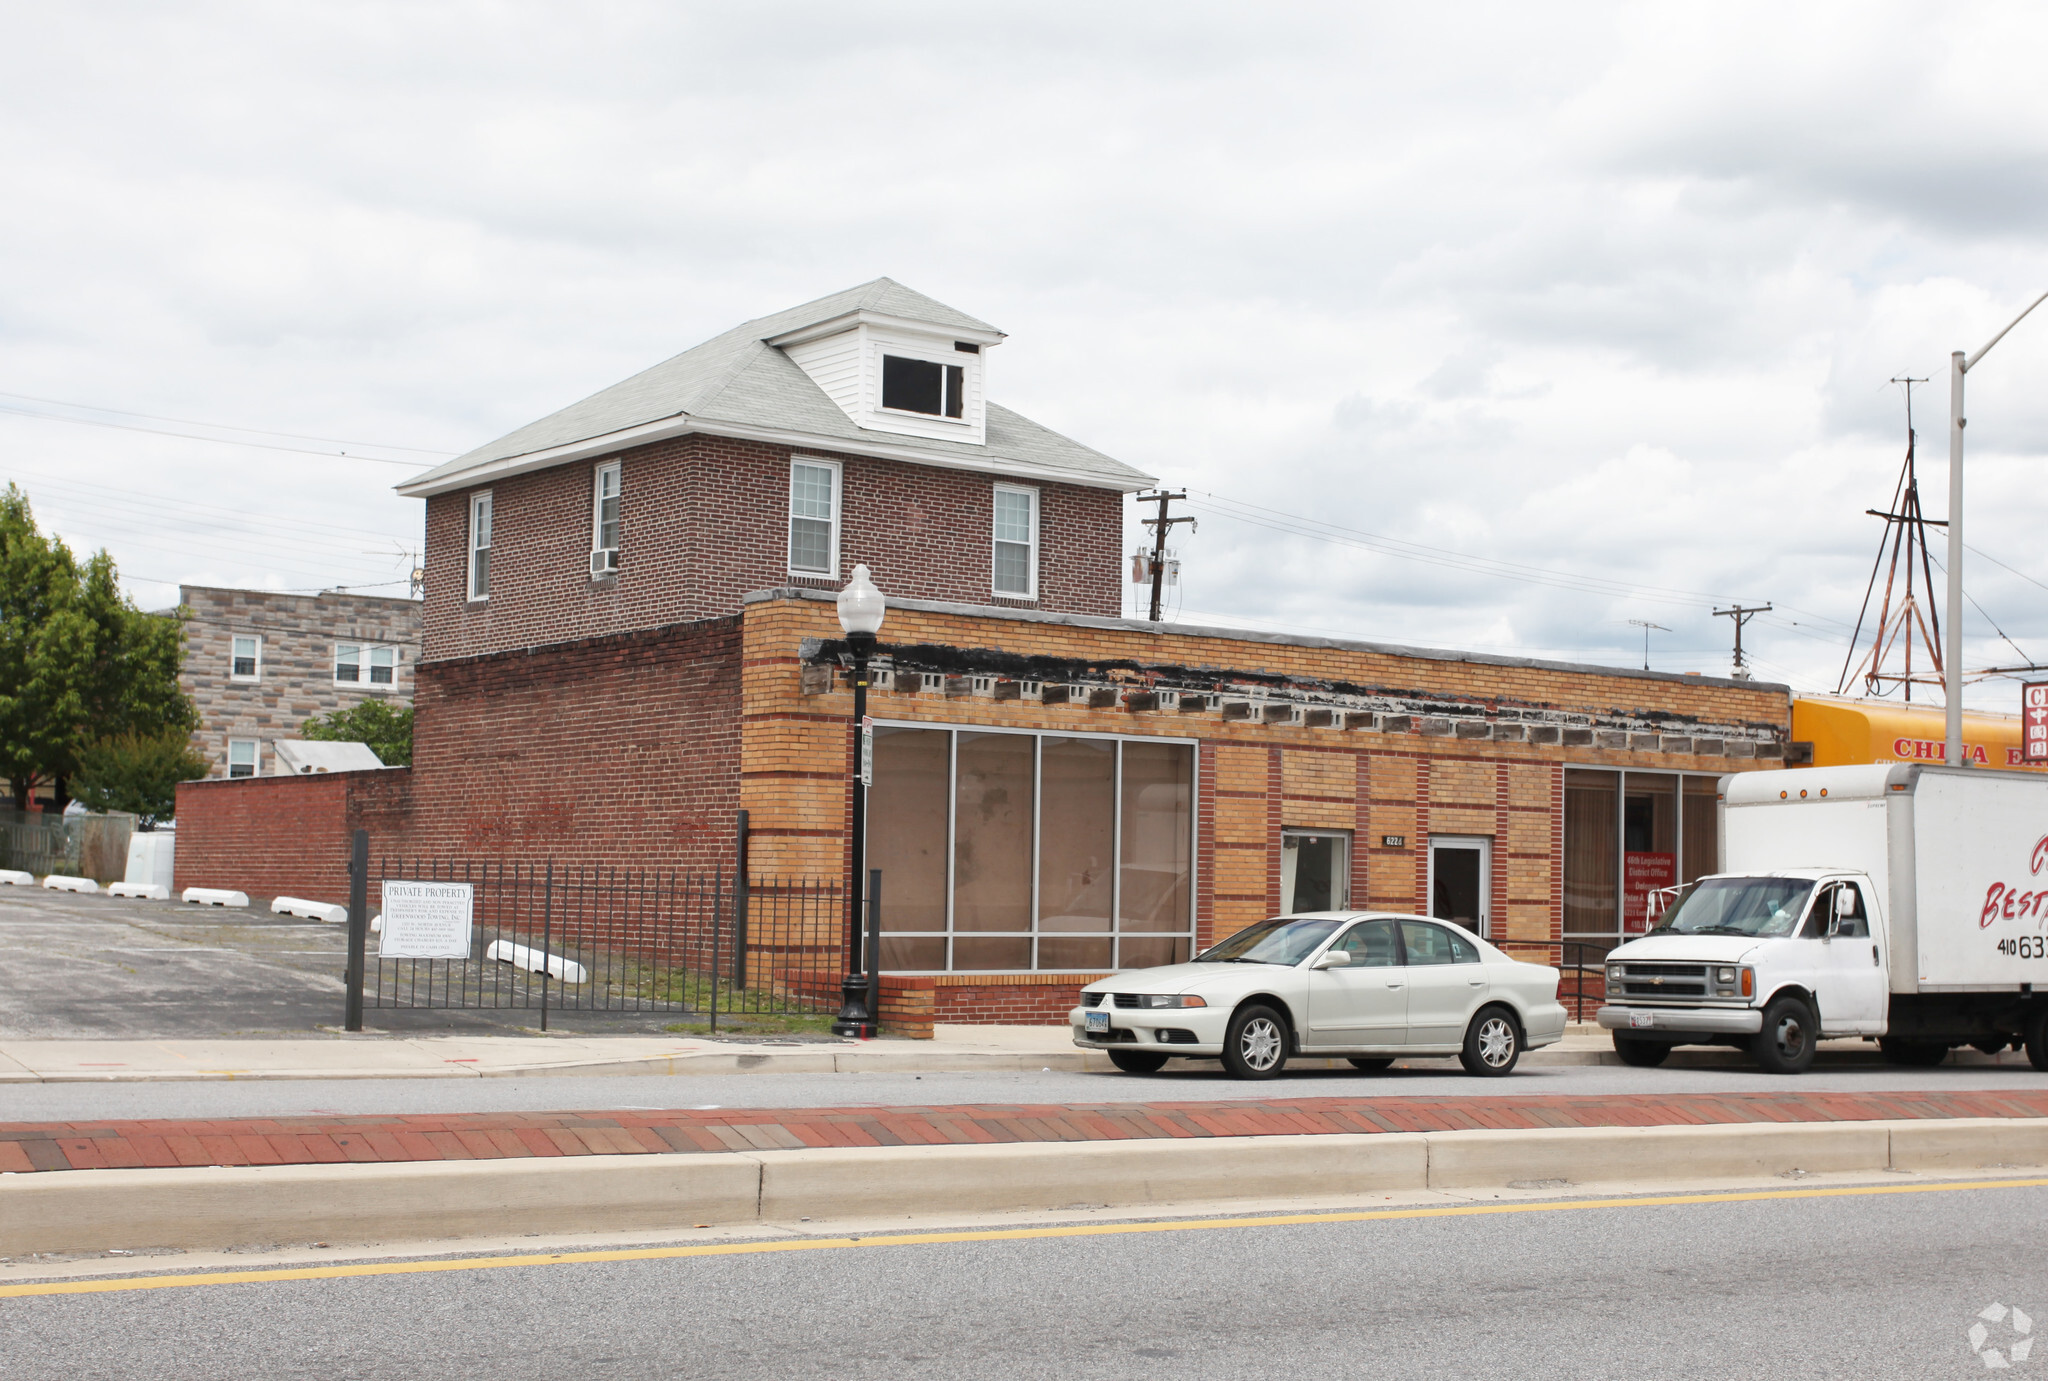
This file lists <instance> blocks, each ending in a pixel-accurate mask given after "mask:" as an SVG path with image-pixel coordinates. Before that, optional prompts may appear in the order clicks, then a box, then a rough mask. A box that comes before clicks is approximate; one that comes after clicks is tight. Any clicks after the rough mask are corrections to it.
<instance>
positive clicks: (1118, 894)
mask: <svg viewBox="0 0 2048 1381" xmlns="http://www.w3.org/2000/svg"><path fill="white" fill-rule="evenodd" d="M1193 843H1194V748H1193V746H1192V745H1190V744H1186V743H1172V742H1160V741H1157V740H1142V739H1116V738H1110V737H1106V736H1105V737H1095V736H1087V737H1084V736H1081V735H1073V736H1064V735H1056V734H1030V733H1009V732H992V731H988V730H982V729H958V730H952V729H926V728H911V727H904V726H887V725H885V726H880V727H878V728H877V729H876V731H875V786H874V791H873V794H872V795H870V796H869V798H868V860H869V865H870V866H871V867H875V868H879V869H881V870H882V963H883V967H884V968H886V969H894V970H898V971H902V970H947V969H951V970H959V971H968V972H974V971H1001V970H1026V969H1040V970H1069V971H1071V970H1077V969H1078V970H1097V971H1100V970H1107V969H1111V968H1119V967H1121V968H1131V967H1137V966H1142V965H1148V964H1170V963H1174V962H1176V961H1178V960H1183V959H1186V958H1187V957H1188V956H1189V953H1190V950H1191V948H1192V945H1191V942H1192V939H1193V936H1192V933H1191V932H1192V930H1193V906H1192V900H1193V876H1194V869H1193Z"/></svg>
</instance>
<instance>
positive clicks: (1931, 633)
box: [1835, 375, 1948, 702]
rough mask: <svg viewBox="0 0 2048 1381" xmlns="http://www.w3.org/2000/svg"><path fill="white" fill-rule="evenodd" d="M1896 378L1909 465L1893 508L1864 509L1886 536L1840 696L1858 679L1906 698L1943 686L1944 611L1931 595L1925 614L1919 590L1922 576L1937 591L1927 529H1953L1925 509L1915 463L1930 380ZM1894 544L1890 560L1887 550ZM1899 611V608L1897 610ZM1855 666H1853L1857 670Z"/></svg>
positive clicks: (1873, 690)
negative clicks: (1917, 408) (1918, 661)
mask: <svg viewBox="0 0 2048 1381" xmlns="http://www.w3.org/2000/svg"><path fill="white" fill-rule="evenodd" d="M1891 382H1893V383H1895V384H1904V385H1905V386H1906V463H1905V464H1904V466H1902V467H1901V468H1900V470H1899V482H1898V484H1897V485H1896V486H1895V487H1894V488H1893V490H1892V506H1891V507H1890V508H1889V509H1886V510H1882V511H1880V510H1878V509H1875V508H1867V509H1865V510H1864V512H1866V513H1868V514H1869V515H1870V516H1871V517H1873V518H1882V519H1884V534H1883V535H1882V536H1881V537H1879V538H1878V540H1877V560H1876V562H1875V563H1873V564H1872V566H1871V568H1870V584H1869V585H1868V586H1866V587H1865V588H1864V591H1863V608H1862V610H1861V611H1860V612H1859V613H1858V614H1857V615H1856V631H1855V633H1853V634H1852V635H1850V638H1849V655H1848V656H1847V657H1846V658H1844V659H1843V662H1842V679H1841V681H1840V683H1839V684H1837V685H1836V687H1835V690H1836V693H1837V694H1841V693H1844V692H1846V691H1847V690H1848V689H1849V687H1850V686H1851V685H1853V684H1855V683H1856V682H1857V681H1861V682H1862V683H1863V693H1864V694H1865V695H1883V694H1885V693H1886V692H1887V691H1888V690H1889V689H1890V687H1891V686H1893V685H1894V684H1896V685H1898V686H1901V687H1903V688H1904V691H1905V698H1906V699H1907V700H1908V701H1909V702H1910V701H1911V700H1912V698H1913V687H1914V686H1916V685H1918V686H1939V685H1941V684H1942V681H1943V677H1942V659H1941V612H1940V611H1939V610H1938V609H1936V608H1935V607H1934V604H1933V601H1932V599H1931V598H1929V599H1928V605H1927V609H1926V612H1925V613H1924V614H1923V613H1922V612H1921V607H1920V602H1921V599H1922V598H1923V595H1921V594H1918V593H1916V592H1915V591H1914V589H1913V581H1914V577H1915V574H1916V570H1917V574H1918V576H1919V579H1920V580H1921V582H1922V584H1923V588H1924V591H1925V596H1929V597H1931V596H1932V595H1933V593H1934V571H1933V569H1932V567H1931V564H1930V561H1929V555H1928V550H1927V529H1928V528H1929V527H1947V526H1948V524H1947V523H1946V522H1944V521H1943V520H1941V519H1939V518H1929V517H1927V516H1926V515H1925V514H1923V513H1922V512H1921V511H1920V479H1919V475H1918V474H1917V473H1916V472H1915V470H1914V467H1913V449H1914V434H1913V385H1915V384H1924V383H1926V382H1927V380H1925V379H1914V378H1910V377H1906V376H1903V375H1902V376H1900V377H1897V378H1894V379H1893V380H1892V381H1891ZM1886 547H1890V548H1891V557H1890V560H1889V562H1887V560H1886V557H1885V548H1886ZM1901 564H1903V565H1904V566H1905V571H1906V584H1905V589H1904V591H1903V592H1900V594H1899V598H1898V602H1897V604H1896V606H1894V604H1893V594H1894V591H1895V590H1896V589H1897V585H1898V577H1899V567H1900V565H1901ZM1880 570H1882V571H1883V572H1884V573H1885V575H1884V595H1883V597H1882V598H1881V599H1880V601H1879V603H1878V609H1877V621H1876V623H1875V625H1874V626H1873V628H1872V631H1871V642H1870V648H1869V650H1868V651H1866V652H1865V653H1864V654H1863V656H1862V658H1861V659H1860V660H1859V659H1858V658H1857V656H1856V649H1857V646H1858V644H1859V643H1861V641H1862V639H1863V625H1864V623H1865V621H1866V620H1868V619H1869V617H1870V599H1871V596H1872V595H1874V594H1876V593H1877V573H1878V572H1879V571H1880ZM1895 609H1896V611H1895ZM1916 644H1917V645H1918V646H1919V647H1920V648H1921V649H1923V655H1924V657H1925V658H1926V663H1925V667H1924V669H1922V670H1920V671H1917V672H1916V671H1915V670H1914V669H1913V648H1914V646H1915V645H1916ZM1895 652H1896V653H1897V654H1898V657H1899V661H1900V669H1899V670H1896V671H1894V670H1892V669H1891V662H1892V658H1893V654H1894V653H1895ZM1852 667H1853V668H1854V670H1851V668H1852Z"/></svg>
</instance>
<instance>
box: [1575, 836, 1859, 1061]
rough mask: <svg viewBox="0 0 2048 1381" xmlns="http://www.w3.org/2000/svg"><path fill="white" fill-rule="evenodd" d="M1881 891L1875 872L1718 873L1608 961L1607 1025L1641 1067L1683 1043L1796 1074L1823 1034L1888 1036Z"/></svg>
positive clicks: (1620, 1050) (1681, 896)
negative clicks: (1734, 1051) (1744, 1055)
mask: <svg viewBox="0 0 2048 1381" xmlns="http://www.w3.org/2000/svg"><path fill="white" fill-rule="evenodd" d="M1886 933H1887V931H1886V927H1885V924H1884V914H1883V901H1882V894H1881V892H1880V889H1879V888H1878V887H1877V886H1876V884H1875V882H1874V881H1873V879H1872V878H1871V876H1870V875H1869V874H1868V873H1865V872H1856V871H1844V870H1839V869H1827V868H1785V869H1775V870H1772V871H1769V872H1756V873H1715V874H1711V875H1709V876H1707V877H1703V878H1700V879H1698V880H1697V881H1695V882H1693V883H1691V884H1690V885H1688V886H1686V887H1684V888H1682V889H1679V891H1678V894H1677V896H1676V897H1675V899H1674V900H1673V901H1672V902H1671V903H1670V905H1668V906H1667V907H1666V908H1665V910H1664V912H1663V914H1662V915H1661V916H1659V917H1658V918H1657V923H1656V926H1655V928H1654V929H1652V930H1651V931H1650V932H1649V933H1648V934H1647V935H1644V936H1642V937H1641V938H1640V939H1636V940H1631V941H1629V942H1627V943H1626V944H1623V945H1621V946H1619V947H1617V948H1616V949H1614V950H1613V951H1611V952H1610V953H1609V954H1608V956H1607V974H1606V977H1607V1004H1606V1005H1605V1006H1603V1007H1601V1009H1600V1012H1599V1021H1600V1024H1601V1026H1603V1027H1606V1028H1607V1029H1609V1030H1611V1031H1613V1032H1614V1048H1615V1051H1616V1053H1617V1054H1619V1055H1620V1057H1621V1059H1622V1060H1623V1061H1624V1062H1625V1063H1627V1064H1632V1065H1645V1066H1647V1065H1658V1064H1662V1063H1663V1062H1664V1059H1665V1057H1666V1056H1667V1055H1668V1054H1669V1053H1670V1052H1671V1049H1672V1047H1673V1046H1676V1045H1699V1044H1726V1045H1733V1046H1736V1047H1738V1048H1746V1049H1748V1050H1749V1051H1750V1052H1751V1053H1752V1054H1753V1055H1754V1056H1755V1058H1756V1060H1757V1062H1758V1063H1759V1064H1761V1065H1763V1066H1764V1067H1765V1068H1766V1069H1770V1070H1773V1071H1776V1072H1780V1073H1796V1072H1798V1071H1799V1070H1802V1069H1804V1068H1805V1067H1806V1066H1807V1065H1808V1064H1810V1063H1812V1060H1813V1052H1814V1044H1815V1042H1817V1041H1819V1040H1820V1039H1821V1038H1822V1037H1825V1036H1879V1035H1882V1034H1884V1032H1885V1029H1886V1016H1887V1007H1888V1004H1889V999H1890V981H1889V969H1888V958H1889V956H1888V955H1887V954H1886V953H1885V940H1884V936H1885V935H1886Z"/></svg>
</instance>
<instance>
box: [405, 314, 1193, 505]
mask: <svg viewBox="0 0 2048 1381" xmlns="http://www.w3.org/2000/svg"><path fill="white" fill-rule="evenodd" d="M862 310H866V311H872V312H879V313H882V314H884V315H888V316H897V317H904V318H907V319H910V320H914V321H919V322H928V323H930V324H932V325H936V326H942V327H945V328H947V329H950V330H962V331H974V332H994V333H995V334H998V335H999V334H1001V333H1000V332H997V331H996V328H995V327H993V326H990V325H989V324H988V323H987V322H985V321H978V320H976V319H975V318H973V317H971V316H968V315H967V314H966V313H965V312H960V311H956V310H954V309H953V308H951V307H948V306H946V305H945V304H944V303H942V302H935V301H933V300H932V299H931V298H929V297H926V296H925V295H924V294H922V293H919V292H914V291H912V290H911V289H909V288H906V287H904V286H903V285H902V284H901V283H897V282H895V281H893V280H891V279H888V278H877V279H875V280H874V281H873V282H872V283H863V284H861V285H860V286H859V287H857V288H848V289H847V290H846V291H844V292H838V293H833V294H832V295H830V296H829V297H821V298H819V299H818V300H817V301H815V302H807V303H804V304H803V305H802V306H800V307H791V308H789V309H788V310H786V311H781V312H776V313H774V314H773V315H771V316H765V317H760V318H758V319H756V320H754V321H749V322H747V323H746V324H745V325H742V326H737V327H735V328H733V329H732V330H730V331H727V332H726V333H725V334H723V335H720V336H714V337H713V338H712V339H710V340H708V341H706V342H704V343H703V344H702V345H699V346H696V347H695V348H693V349H690V350H685V351H684V352H683V353H682V354H680V355H677V356H676V357H675V358H674V359H670V360H665V361H663V362H662V363H660V364H658V365H655V366H654V367H653V368H652V369H647V370H643V371H642V372H640V373H638V374H635V375H634V376H633V377H632V378H630V379H626V380H624V381H623V382H621V383H616V384H613V385H612V386H611V387H610V388H607V389H604V390H602V391H601V392H598V393H594V394H592V395H591V396H590V397H588V398H585V399H584V400H583V401H582V402H580V403H573V404H571V405H570V406H568V407H566V408H563V409H562V410H561V411H560V412H557V413H553V414H551V415H549V416H547V417H543V418H541V419H540V420H539V421H538V422H530V423H528V424H527V425H526V426H523V427H520V428H519V429H518V430H516V431H513V432H509V433H507V434H506V435H504V436H501V437H499V438H498V439H497V440H496V441H493V442H491V443H489V444H488V445H485V446H479V447H477V448H476V449H475V450H473V451H471V452H469V453H468V454H466V455H462V456H458V457H456V458H455V459H454V460H451V461H448V462H447V463H445V464H442V465H438V466H436V467H435V468H433V469H432V470H429V471H427V472H426V473H425V474H422V475H418V476H416V477H414V478H413V479H410V480H407V481H406V482H405V483H403V484H401V485H399V486H398V489H399V492H400V493H403V494H429V493H439V492H442V491H444V490H448V489H454V488H460V487H461V486H462V485H463V484H465V483H468V482H470V480H471V477H472V475H473V474H475V472H488V473H498V472H500V471H501V469H502V468H503V463H504V462H516V461H517V459H518V458H519V457H522V456H532V457H535V458H536V459H537V460H539V461H540V462H541V463H542V464H546V463H562V464H566V463H568V461H569V460H571V459H577V458H580V456H581V455H582V454H587V453H588V451H587V448H584V449H579V453H578V455H576V456H569V455H565V456H563V457H562V458H561V460H560V461H559V462H548V461H547V460H546V459H545V457H546V453H548V452H550V451H554V450H557V449H561V448H565V447H578V448H583V443H593V442H601V441H602V439H603V438H605V437H609V436H612V435H614V434H617V433H622V432H627V431H630V430H632V429H634V428H640V427H646V426H648V425H650V424H654V423H659V422H662V421H664V420H668V419H675V420H677V421H678V422H683V421H685V420H687V422H688V423H690V424H697V423H701V424H703V429H704V430H707V431H716V430H718V428H719V425H720V424H722V423H723V424H727V425H731V426H735V427H741V428H767V429H773V430H775V431H780V432H790V433H800V434H802V435H804V436H805V437H808V438H814V441H813V442H812V444H815V445H818V446H821V447H827V448H830V449H833V450H840V451H852V452H854V453H856V454H859V453H861V452H874V451H877V450H880V451H882V452H885V453H887V454H890V455H895V456H901V457H911V456H915V455H918V454H922V455H928V456H929V457H930V458H931V459H932V460H933V461H934V462H935V463H938V464H942V465H950V466H955V467H959V466H966V467H969V468H973V469H979V470H987V471H990V472H992V473H998V474H1000V473H1004V472H1012V473H1037V474H1043V473H1050V474H1055V475H1059V474H1064V475H1070V476H1072V478H1073V480H1074V481H1075V482H1076V483H1082V484H1095V485H1107V486H1110V487H1114V488H1123V489H1134V488H1138V487H1141V486H1144V485H1147V484H1150V483H1151V482H1152V477H1151V476H1149V475H1147V474H1145V473H1144V472H1142V471H1140V470H1136V469H1133V468H1132V467H1131V466H1128V465H1126V464H1124V463H1123V462H1122V461H1119V460H1112V459H1111V458H1110V457H1108V456H1106V455H1103V454H1102V453H1101V452H1100V451H1096V450H1091V449H1090V448H1089V447H1086V446H1083V445H1082V444H1081V443H1079V442H1078V441H1073V440H1070V439H1068V438H1067V437H1064V436H1061V435H1060V434H1059V433H1058V432H1055V431H1051V430H1049V429H1048V428H1045V427H1041V426H1040V425H1038V424H1037V423H1036V422H1033V421H1031V420H1030V419H1029V418H1026V417H1020V416H1019V415H1018V414H1016V413H1014V412H1011V411H1010V410H1009V409H1008V408H1004V407H1000V406H998V405H996V404H994V403H990V404H988V417H987V428H986V437H987V442H986V444H985V445H981V446H974V445H969V444H967V443H964V442H958V441H935V440H930V439H927V438H924V437H916V436H899V435H897V434H896V433H893V432H874V431H864V430H862V429H861V428H860V427H857V426H855V425H854V423H853V421H852V419H851V418H849V417H848V416H847V415H846V414H845V413H844V412H842V411H841V410H840V408H839V405H838V404H836V403H834V402H833V401H832V400H831V398H829V397H828V396H826V394H825V391H824V390H823V389H821V388H819V387H818V386H817V384H815V383H813V382H812V381H811V378H810V376H809V375H807V374H805V373H804V372H803V370H802V369H800V368H798V367H797V365H796V363H795V362H794V361H793V360H791V359H790V358H789V356H787V355H785V354H784V353H783V352H782V351H781V350H779V349H777V348H776V347H774V346H772V345H769V344H767V342H768V341H769V340H772V339H774V338H775V337H778V336H782V335H786V334H787V333H789V332H791V331H797V330H801V329H802V328H804V327H806V326H811V325H815V324H817V323H819V322H824V321H830V320H832V319H833V318H835V317H840V316H845V315H847V314H848V313H850V312H855V311H862ZM694 429H696V428H695V427H694V426H690V425H685V426H682V427H681V428H680V430H682V431H689V430H694ZM624 444H637V441H634V440H627V441H625V443H624Z"/></svg>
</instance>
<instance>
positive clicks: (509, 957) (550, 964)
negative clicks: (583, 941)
mask: <svg viewBox="0 0 2048 1381" xmlns="http://www.w3.org/2000/svg"><path fill="white" fill-rule="evenodd" d="M379 919H381V915H380V917H379ZM484 958H486V959H488V960H490V961H491V962H493V963H497V964H510V965H511V966H512V967H513V968H515V969H525V970H526V971H527V972H528V973H539V972H541V970H543V969H545V970H547V972H549V973H550V974H553V975H554V976H555V977H556V978H558V979H560V980H561V981H562V982H564V983H581V982H584V981H585V980H586V979H588V978H589V974H587V973H586V972H584V969H583V966H582V965H581V964H579V963H577V962H576V961H575V960H574V959H564V958H563V957H562V956H561V955H559V954H549V953H548V952H547V951H545V950H541V949H535V948H532V947H531V946H528V945H515V944H513V943H512V942H511V941H510V940H493V941H491V943H490V947H489V948H487V949H486V950H484Z"/></svg>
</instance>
